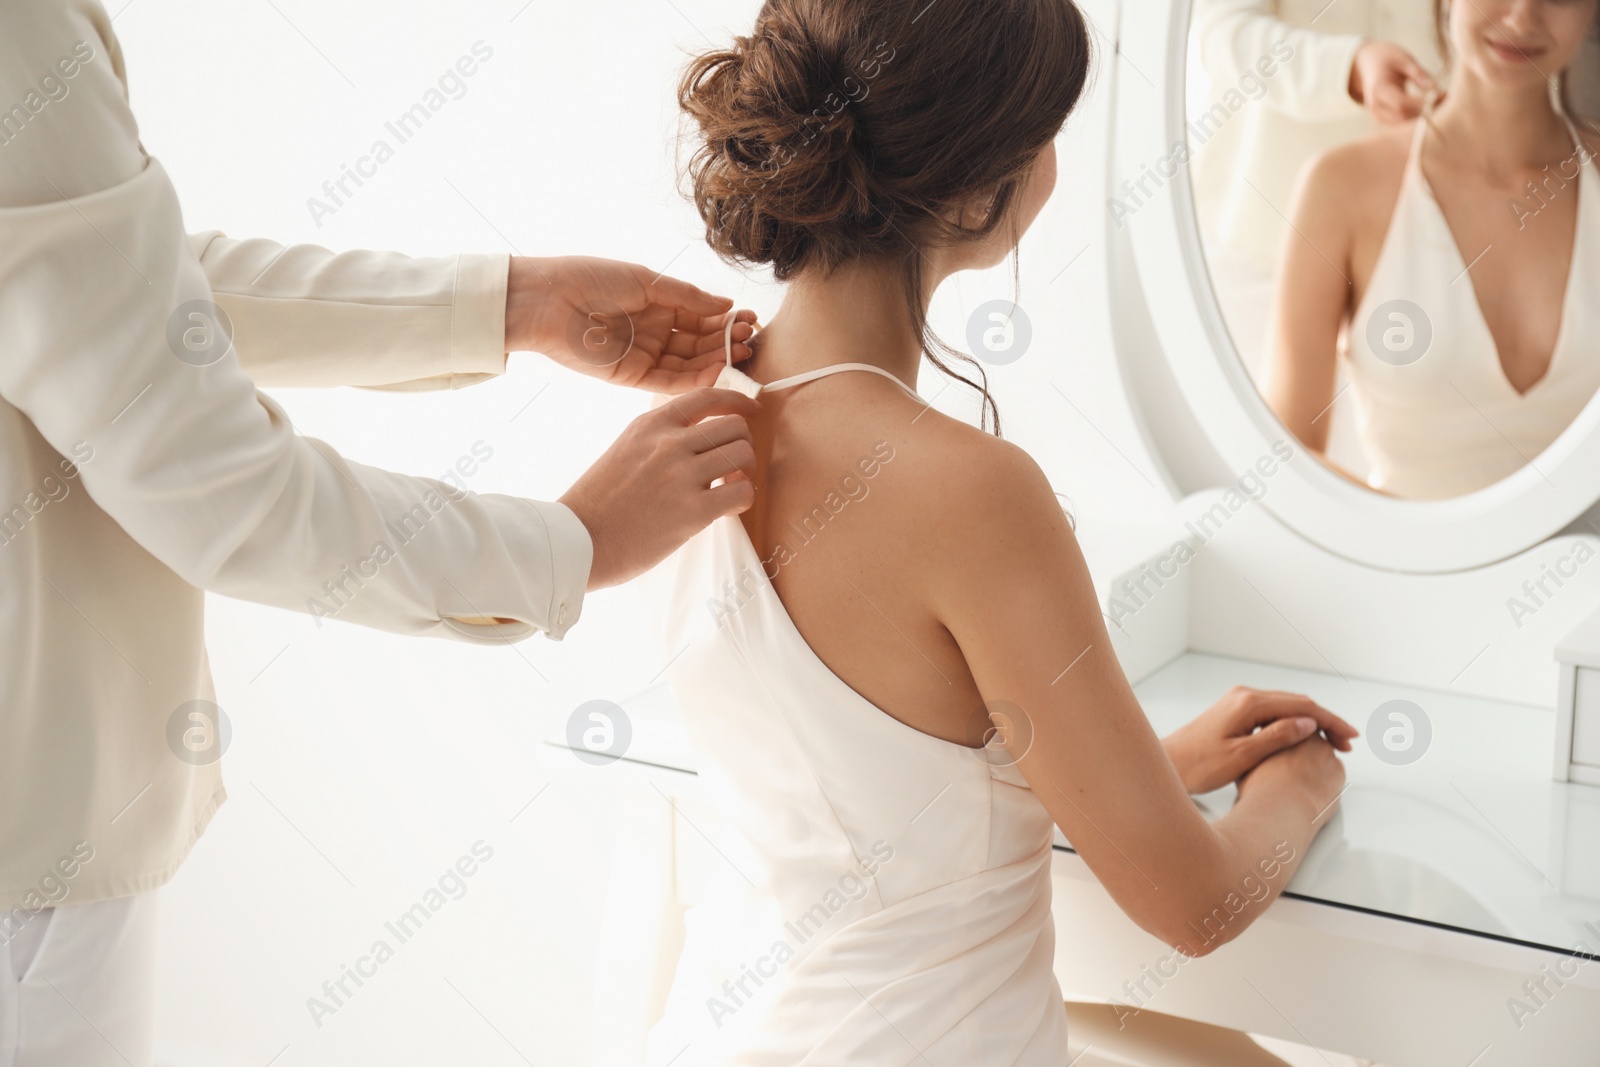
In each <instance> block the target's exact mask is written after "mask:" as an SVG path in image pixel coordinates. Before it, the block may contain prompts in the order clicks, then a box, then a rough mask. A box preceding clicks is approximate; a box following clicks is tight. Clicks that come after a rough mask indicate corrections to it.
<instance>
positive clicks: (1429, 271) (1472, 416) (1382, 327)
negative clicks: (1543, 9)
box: [1349, 122, 1600, 500]
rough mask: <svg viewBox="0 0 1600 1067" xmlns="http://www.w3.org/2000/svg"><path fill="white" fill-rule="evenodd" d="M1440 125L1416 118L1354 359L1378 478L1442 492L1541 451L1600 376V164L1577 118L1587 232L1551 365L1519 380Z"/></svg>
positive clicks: (1435, 494)
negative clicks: (1435, 178) (1475, 261)
mask: <svg viewBox="0 0 1600 1067" xmlns="http://www.w3.org/2000/svg"><path fill="white" fill-rule="evenodd" d="M1427 128H1428V127H1427V123H1426V122H1418V123H1417V135H1416V138H1415V140H1414V142H1413V144H1412V147H1411V156H1410V159H1409V161H1408V162H1407V164H1406V171H1405V176H1404V178H1403V179H1402V180H1401V185H1400V197H1399V200H1398V201H1397V202H1396V204H1395V209H1394V216H1393V218H1392V219H1391V221H1390V223H1389V232H1388V235H1387V236H1386V237H1385V238H1384V243H1383V248H1382V250H1381V251H1380V252H1379V253H1378V262H1377V265H1376V266H1375V267H1374V269H1373V273H1372V281H1371V282H1370V283H1369V284H1368V286H1367V291H1366V293H1365V294H1364V295H1363V296H1362V299H1361V306H1360V307H1359V308H1357V309H1356V313H1355V316H1354V318H1353V319H1352V320H1351V327H1350V333H1349V355H1350V364H1349V368H1350V379H1351V383H1352V386H1353V388H1352V389H1351V396H1352V399H1353V400H1354V402H1355V411H1356V421H1357V427H1358V432H1359V435H1360V437H1361V443H1362V448H1363V449H1364V450H1365V452H1366V453H1367V456H1368V459H1369V460H1370V461H1371V464H1372V473H1371V476H1370V480H1371V484H1372V485H1373V486H1374V487H1375V488H1378V489H1383V490H1386V491H1388V492H1391V493H1394V494H1396V495H1398V496H1402V497H1407V498H1411V499H1419V500H1436V499H1442V498H1445V497H1453V496H1461V495H1463V494H1466V493H1471V492H1474V491H1476V490H1479V489H1483V488H1486V487H1487V486H1490V485H1493V484H1494V483H1495V482H1498V481H1500V480H1501V479H1503V478H1506V477H1508V476H1510V475H1511V474H1514V473H1516V472H1517V471H1518V470H1521V469H1522V468H1523V467H1524V466H1526V465H1527V464H1528V462H1529V461H1530V460H1533V461H1536V460H1537V458H1538V456H1539V453H1541V452H1543V451H1544V450H1545V449H1546V448H1548V447H1549V446H1550V444H1551V443H1552V442H1553V441H1555V439H1556V438H1557V437H1559V436H1560V435H1561V432H1562V431H1563V430H1565V429H1566V428H1567V427H1568V426H1569V425H1571V424H1572V421H1573V420H1574V419H1576V418H1577V417H1578V415H1579V413H1580V412H1582V411H1583V408H1584V406H1585V405H1586V404H1588V402H1589V399H1590V397H1592V396H1594V394H1595V391H1596V389H1597V388H1600V353H1597V352H1596V350H1595V339H1596V337H1600V261H1597V260H1596V258H1595V257H1596V256H1597V255H1600V172H1597V171H1596V164H1595V162H1594V161H1593V160H1592V159H1589V157H1588V153H1587V152H1586V151H1582V150H1581V149H1580V148H1579V146H1580V145H1581V144H1582V142H1581V141H1579V139H1578V136H1577V132H1576V131H1575V130H1574V131H1573V134H1572V137H1573V144H1574V155H1573V157H1572V160H1571V161H1570V166H1569V167H1567V168H1566V175H1565V176H1567V177H1568V180H1569V184H1568V186H1567V188H1566V190H1565V191H1564V192H1563V193H1562V195H1576V196H1577V198H1578V219H1577V234H1576V240H1575V242H1574V244H1573V249H1572V266H1571V273H1570V275H1569V277H1568V279H1567V289H1566V297H1565V303H1564V308H1563V311H1562V320H1561V330H1560V336H1559V338H1558V339H1557V341H1556V346H1555V350H1554V352H1553V354H1552V355H1551V358H1550V367H1549V370H1548V371H1547V372H1546V373H1545V376H1544V377H1543V378H1541V379H1540V380H1539V381H1538V382H1536V383H1534V385H1533V387H1532V388H1530V389H1529V390H1528V391H1527V392H1526V393H1518V392H1517V390H1516V388H1515V387H1513V386H1512V384H1511V383H1510V381H1509V380H1507V378H1506V375H1505V370H1504V369H1503V368H1502V366H1501V364H1500V354H1499V349H1498V348H1497V347H1496V345H1495V340H1494V335H1493V334H1491V333H1490V332H1489V326H1488V323H1487V322H1485V321H1484V318H1483V311H1482V309H1481V308H1480V306H1479V304H1478V298H1477V294H1476V292H1475V291H1474V289H1473V286H1472V281H1471V276H1470V272H1469V271H1468V269H1467V267H1468V264H1467V263H1466V262H1465V261H1464V260H1463V257H1462V254H1461V251H1460V249H1459V248H1458V247H1457V244H1456V239H1455V235H1454V234H1453V233H1452V232H1451V230H1450V224H1449V222H1448V221H1447V220H1446V219H1445V217H1444V212H1443V211H1442V210H1441V209H1440V207H1439V203H1438V201H1437V200H1436V199H1435V198H1434V195H1433V191H1432V189H1430V188H1429V186H1428V179H1427V178H1426V177H1425V176H1424V175H1423V173H1422V166H1421V162H1420V158H1421V151H1422V139H1423V137H1424V136H1425V134H1426V132H1427ZM1569 128H1570V124H1569ZM1573 171H1576V173H1575V174H1574V173H1573ZM1531 224H1532V223H1530V225H1531ZM1488 254H1489V255H1494V254H1495V252H1494V251H1493V250H1491V251H1490V252H1489V253H1488Z"/></svg>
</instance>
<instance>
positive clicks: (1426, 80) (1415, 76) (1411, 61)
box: [1400, 53, 1435, 90]
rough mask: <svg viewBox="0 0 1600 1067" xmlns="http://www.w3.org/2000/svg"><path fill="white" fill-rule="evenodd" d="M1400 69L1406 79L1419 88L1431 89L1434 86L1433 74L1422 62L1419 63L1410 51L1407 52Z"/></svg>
mask: <svg viewBox="0 0 1600 1067" xmlns="http://www.w3.org/2000/svg"><path fill="white" fill-rule="evenodd" d="M1400 69H1401V71H1402V72H1403V73H1404V74H1405V76H1406V79H1407V80H1408V81H1410V82H1411V83H1412V84H1413V85H1415V86H1417V87H1418V88H1420V89H1423V90H1431V89H1433V88H1434V85H1435V83H1434V80H1433V75H1432V74H1429V73H1428V70H1427V68H1426V67H1424V66H1423V65H1422V64H1421V63H1418V62H1417V60H1416V57H1415V56H1412V55H1411V54H1410V53H1407V54H1406V58H1405V60H1404V61H1403V62H1402V63H1401V65H1400Z"/></svg>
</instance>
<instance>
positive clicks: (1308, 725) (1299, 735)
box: [1241, 715, 1317, 763]
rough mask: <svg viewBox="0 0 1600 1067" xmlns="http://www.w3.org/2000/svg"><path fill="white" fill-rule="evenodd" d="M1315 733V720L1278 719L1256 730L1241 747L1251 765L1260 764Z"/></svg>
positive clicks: (1304, 717)
mask: <svg viewBox="0 0 1600 1067" xmlns="http://www.w3.org/2000/svg"><path fill="white" fill-rule="evenodd" d="M1316 732H1317V720H1315V719H1313V718H1311V717H1310V716H1299V715H1297V716H1295V717H1294V718H1290V719H1279V720H1278V721H1277V722H1274V723H1271V724H1270V725H1268V726H1265V727H1263V728H1261V729H1260V730H1257V731H1256V732H1255V733H1253V734H1251V735H1250V736H1249V737H1247V738H1245V740H1244V744H1243V745H1242V746H1241V747H1242V748H1243V749H1244V751H1245V753H1246V755H1247V756H1248V757H1249V759H1250V760H1251V761H1252V763H1260V762H1261V761H1262V760H1264V759H1266V758H1267V757H1268V756H1273V755H1276V754H1277V753H1279V752H1282V751H1283V750H1284V749H1286V748H1293V747H1294V746H1295V745H1298V744H1299V743H1300V742H1302V741H1304V740H1305V739H1306V738H1308V737H1310V736H1311V735H1312V734H1314V733H1316Z"/></svg>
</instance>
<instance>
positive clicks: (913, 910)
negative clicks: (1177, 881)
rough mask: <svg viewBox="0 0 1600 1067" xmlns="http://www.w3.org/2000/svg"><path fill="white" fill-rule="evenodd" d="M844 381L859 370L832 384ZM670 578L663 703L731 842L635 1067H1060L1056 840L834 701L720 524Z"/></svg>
mask: <svg viewBox="0 0 1600 1067" xmlns="http://www.w3.org/2000/svg"><path fill="white" fill-rule="evenodd" d="M845 369H857V370H860V369H870V370H876V368H862V367H846V366H840V367H837V368H829V371H830V372H833V371H842V370H845ZM879 373H882V372H879ZM806 380H812V377H811V376H807V378H806ZM788 384H800V383H799V381H798V380H790V381H789V382H787V383H775V386H777V385H788ZM775 386H768V387H767V389H768V390H771V389H773V388H774V387H775ZM668 566H669V567H672V568H674V570H673V573H672V575H671V583H672V592H671V597H670V600H669V612H668V620H667V621H668V627H669V630H670V632H671V633H672V635H673V637H672V639H673V641H674V647H681V646H684V645H687V648H686V650H685V651H684V652H683V653H682V655H681V656H680V657H679V658H678V660H677V661H676V663H675V664H674V668H673V671H672V677H671V682H672V687H673V691H674V694H675V697H676V700H677V703H678V707H679V709H680V711H681V714H682V715H683V717H684V719H685V721H686V723H687V726H688V730H689V732H690V735H691V738H692V741H693V743H694V746H695V750H696V753H697V756H698V759H699V761H700V772H701V780H702V784H703V787H704V788H705V789H706V790H707V791H708V793H709V795H710V797H711V798H712V799H713V800H714V801H715V803H716V804H717V806H718V807H719V808H720V809H721V811H722V813H723V814H724V816H725V817H726V821H727V823H729V824H730V825H731V826H733V827H736V828H737V833H736V834H734V835H733V836H734V840H733V842H732V843H731V844H730V843H728V842H719V845H718V847H719V849H720V851H721V852H722V854H723V856H722V858H723V859H724V860H726V861H727V862H726V863H722V862H721V861H714V862H715V863H716V865H717V866H718V867H719V868H720V871H719V873H720V875H722V876H723V877H722V882H723V890H722V891H721V892H720V893H718V894H717V895H716V896H715V897H714V899H713V900H712V901H711V902H709V903H706V904H703V905H700V906H698V907H697V908H695V909H693V910H692V911H691V913H690V915H689V916H688V918H687V938H686V945H685V950H684V953H683V956H682V958H681V960H680V964H679V968H678V972H677V980H676V982H675V983H674V986H673V989H672V992H671V994H670V996H669V999H668V1004H667V1009H666V1013H665V1017H664V1018H663V1020H662V1021H661V1023H660V1024H659V1025H658V1026H657V1027H656V1029H655V1031H654V1032H653V1034H652V1039H651V1045H650V1055H649V1058H648V1061H647V1062H649V1063H650V1064H652V1065H654V1067H666V1065H667V1064H671V1065H672V1067H691V1065H695V1067H701V1065H711V1064H718V1065H722V1064H737V1065H749V1067H755V1065H774V1067H776V1065H779V1064H782V1065H785V1067H791V1065H795V1064H807V1065H813V1064H814V1065H823V1064H826V1065H829V1067H834V1065H838V1064H872V1065H874V1067H892V1065H897V1064H913V1063H916V1064H932V1065H936V1067H938V1065H943V1064H951V1065H952V1067H954V1065H962V1067H966V1065H971V1064H987V1065H991V1067H1002V1065H1011V1067H1047V1065H1048V1067H1061V1065H1062V1064H1064V1063H1065V1062H1066V1061H1067V1019H1066V1012H1065V1009H1064V1007H1063V1003H1062V995H1061V991H1060V989H1059V987H1058V986H1057V983H1056V980H1055V976H1054V973H1053V969H1052V968H1053V962H1054V955H1055V931H1054V926H1053V924H1052V922H1051V919H1050V856H1051V840H1052V834H1053V830H1054V824H1053V823H1052V821H1051V818H1050V816H1049V814H1048V813H1047V812H1046V811H1045V809H1044V806H1043V805H1042V804H1041V803H1040V802H1039V800H1038V799H1037V798H1036V797H1035V796H1034V794H1033V792H1032V790H1031V789H1030V788H1029V787H1028V784H1027V781H1026V780H1025V779H1024V778H1023V776H1022V774H1021V772H1020V771H1018V770H1017V768H1016V767H1015V766H1013V765H1012V761H1011V759H1010V757H1009V756H1008V755H1007V752H1006V750H1005V749H1004V748H1003V747H1002V746H1001V745H1000V744H999V742H998V741H995V742H993V743H992V744H991V745H990V746H988V747H985V748H968V747H965V746H962V745H958V744H954V743H951V742H948V741H944V740H941V739H938V738H935V737H933V736H931V735H929V734H925V733H922V732H920V731H918V730H914V729H912V728H911V727H909V726H906V725H905V724H903V723H901V722H899V721H898V720H896V719H894V718H893V717H891V716H890V715H888V714H887V713H885V712H884V711H882V710H881V709H879V708H878V707H877V706H875V705H874V704H872V703H870V702H869V701H868V700H866V698H864V697H862V696H861V695H860V694H859V693H857V692H856V691H855V690H853V689H852V688H850V686H849V685H847V684H846V683H845V682H844V681H843V680H842V679H840V678H839V677H838V676H837V675H836V674H834V673H833V671H832V670H830V669H829V668H828V667H827V665H826V664H824V663H823V662H822V660H821V659H819V658H818V656H817V655H816V654H815V653H814V652H813V651H812V649H811V647H810V646H809V645H808V644H807V643H806V641H805V638H804V637H803V636H802V635H801V633H800V631H799V630H798V629H797V628H796V626H795V624H794V622H793V621H792V620H791V619H790V617H789V614H788V612H787V611H786V610H785V608H784V606H783V604H782V602H781V601H780V600H779V598H778V595H777V593H776V592H775V591H774V589H773V587H772V584H771V582H770V581H768V579H767V577H766V573H767V572H766V570H765V568H764V566H763V561H762V559H761V558H760V556H759V554H758V553H757V550H756V548H755V546H754V545H753V544H752V543H751V541H750V538H749V536H748V534H747V533H746V531H745V528H744V526H743V524H742V523H741V522H740V520H739V518H738V517H737V516H733V517H728V518H724V519H721V520H718V521H717V522H716V523H715V524H713V525H712V526H711V527H710V528H708V529H707V530H705V531H704V532H703V533H701V534H700V535H699V536H698V537H696V538H695V539H694V540H693V541H691V542H690V543H689V544H688V545H687V546H685V548H684V549H683V550H682V551H681V552H680V553H679V554H678V555H677V556H676V557H675V559H674V560H673V561H670V562H669V564H668Z"/></svg>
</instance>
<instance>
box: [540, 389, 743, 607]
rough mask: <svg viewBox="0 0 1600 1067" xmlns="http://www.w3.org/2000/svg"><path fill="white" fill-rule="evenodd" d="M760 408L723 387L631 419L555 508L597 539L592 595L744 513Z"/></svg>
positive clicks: (647, 567)
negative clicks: (718, 522) (726, 518)
mask: <svg viewBox="0 0 1600 1067" xmlns="http://www.w3.org/2000/svg"><path fill="white" fill-rule="evenodd" d="M760 409H761V405H759V404H757V403H756V402H755V401H754V400H752V399H750V398H749V397H747V396H744V395H743V394H740V393H735V392H731V391H729V390H726V389H702V390H700V391H698V392H694V393H690V394H689V395H688V396H682V397H674V398H672V399H671V400H668V401H666V402H665V403H663V404H662V405H661V406H660V407H657V408H655V409H654V410H653V411H650V412H647V413H646V414H644V415H641V416H639V417H638V418H637V419H634V420H633V422H632V423H630V424H629V426H628V428H627V429H626V430H624V431H623V434H622V436H621V437H620V438H618V439H617V442H616V444H614V445H612V446H611V447H610V448H609V449H607V450H606V453H605V455H603V456H601V457H600V459H599V461H598V462H597V463H595V465H594V466H592V467H590V468H589V469H588V470H587V471H585V472H584V474H583V476H582V477H581V478H579V479H578V481H577V483H576V484H575V485H573V487H572V488H571V489H569V490H567V493H566V495H565V496H563V497H562V498H561V503H563V504H565V505H566V506H567V507H569V508H571V509H572V511H573V514H575V515H577V516H578V519H579V521H581V522H582V523H583V525H584V526H585V527H587V528H588V530H589V536H590V538H591V539H592V540H593V541H594V564H593V566H592V568H591V569H590V571H589V588H590V589H591V590H593V589H603V588H605V587H607V586H612V585H618V584H620V583H622V582H626V581H628V580H629V579H631V578H636V577H638V576H639V575H640V574H643V573H644V572H645V571H647V570H649V569H650V568H651V567H654V566H655V565H656V564H657V563H660V562H661V561H662V560H663V559H665V558H666V557H667V556H668V555H670V554H671V553H672V552H673V551H675V550H676V549H677V548H678V547H679V546H680V545H682V544H683V543H684V542H685V541H687V540H689V538H691V537H693V536H694V535H695V534H697V533H699V532H700V531H701V530H703V529H705V528H706V527H707V526H708V525H710V524H711V523H712V522H713V521H714V520H716V519H719V518H721V517H722V516H724V515H736V514H739V513H741V512H743V511H746V510H748V509H749V507H750V505H751V504H752V503H753V502H754V501H755V483H754V482H752V481H751V480H750V479H751V477H752V476H753V475H754V473H755V463H756V454H755V447H754V444H753V442H752V440H751V437H750V426H749V424H748V423H747V422H746V421H745V420H746V419H747V418H750V417H752V416H754V415H755V414H756V413H757V412H758V411H759V410H760ZM718 479H726V481H724V483H723V484H722V485H719V486H716V487H715V488H713V487H712V484H711V483H712V482H715V481H717V480H718Z"/></svg>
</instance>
